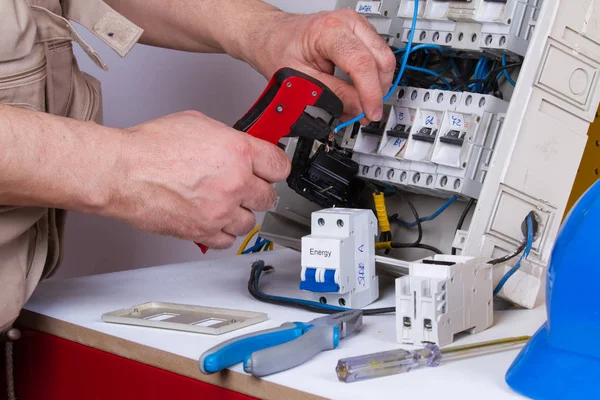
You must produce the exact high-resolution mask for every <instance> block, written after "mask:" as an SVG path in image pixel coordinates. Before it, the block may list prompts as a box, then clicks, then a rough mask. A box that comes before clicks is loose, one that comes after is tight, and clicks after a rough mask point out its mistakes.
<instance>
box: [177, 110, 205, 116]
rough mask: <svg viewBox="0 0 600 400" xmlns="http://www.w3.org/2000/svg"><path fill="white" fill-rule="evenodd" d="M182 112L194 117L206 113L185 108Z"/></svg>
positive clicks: (184, 114) (183, 114)
mask: <svg viewBox="0 0 600 400" xmlns="http://www.w3.org/2000/svg"><path fill="white" fill-rule="evenodd" d="M180 114H181V115H182V116H187V117H194V118H197V117H201V116H204V114H202V113H201V112H200V111H196V110H185V111H182V112H181V113H180Z"/></svg>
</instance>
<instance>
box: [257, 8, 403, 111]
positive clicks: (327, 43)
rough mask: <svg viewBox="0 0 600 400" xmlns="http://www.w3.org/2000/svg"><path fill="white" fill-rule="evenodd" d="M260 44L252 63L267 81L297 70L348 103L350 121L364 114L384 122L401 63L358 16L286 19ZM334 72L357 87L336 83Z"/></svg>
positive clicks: (341, 14)
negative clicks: (282, 71)
mask: <svg viewBox="0 0 600 400" xmlns="http://www.w3.org/2000/svg"><path fill="white" fill-rule="evenodd" d="M255 43H259V44H261V46H254V47H252V49H253V53H251V55H250V60H249V62H250V63H251V64H252V65H254V66H255V68H257V69H258V70H259V71H260V72H261V73H262V74H263V75H264V76H265V77H270V76H271V75H272V74H273V73H274V72H275V71H276V70H277V69H279V68H281V67H285V66H287V67H292V68H295V69H297V70H299V71H302V72H305V73H307V74H309V75H311V76H313V77H315V78H316V79H318V80H320V81H321V82H323V83H324V84H325V85H327V86H328V87H329V88H330V89H332V90H333V91H334V92H335V93H336V94H337V95H338V96H339V97H340V98H341V99H342V101H343V102H344V105H345V110H344V112H345V117H348V118H353V117H356V116H358V115H359V114H361V113H362V112H365V114H366V116H367V118H368V119H369V120H371V121H379V120H380V119H381V117H382V114H383V102H382V99H383V97H384V96H385V95H386V94H387V92H388V91H389V89H390V87H391V85H392V80H393V77H394V71H395V69H396V58H395V56H394V54H393V52H392V50H391V49H390V47H389V46H388V44H387V43H386V42H385V41H384V40H383V39H382V38H381V37H380V36H379V35H378V34H377V31H376V29H375V28H374V27H373V25H372V24H370V23H369V22H368V21H367V19H366V18H364V17H362V16H360V15H359V14H357V13H356V12H354V11H353V10H349V9H346V10H338V11H334V12H322V13H318V14H312V15H293V14H282V15H281V18H278V19H276V20H275V21H272V25H271V26H270V27H269V29H268V30H267V31H266V32H265V33H264V39H262V40H259V41H255ZM334 66H337V67H339V68H340V69H341V70H342V71H344V72H345V73H346V74H348V75H349V76H350V78H351V79H352V82H353V83H354V86H352V85H350V84H348V83H347V82H345V81H343V80H341V79H338V78H336V77H333V76H332V74H333V73H334Z"/></svg>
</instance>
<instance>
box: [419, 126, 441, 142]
mask: <svg viewBox="0 0 600 400" xmlns="http://www.w3.org/2000/svg"><path fill="white" fill-rule="evenodd" d="M437 132H438V130H437V129H432V128H421V129H420V130H419V132H417V133H415V134H413V139H414V140H420V141H423V142H430V143H433V142H435V137H436V136H437Z"/></svg>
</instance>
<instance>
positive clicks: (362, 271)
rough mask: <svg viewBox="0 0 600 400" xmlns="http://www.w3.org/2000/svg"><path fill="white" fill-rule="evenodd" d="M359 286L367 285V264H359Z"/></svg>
mask: <svg viewBox="0 0 600 400" xmlns="http://www.w3.org/2000/svg"><path fill="white" fill-rule="evenodd" d="M358 284H359V285H363V286H364V285H365V264H364V263H358Z"/></svg>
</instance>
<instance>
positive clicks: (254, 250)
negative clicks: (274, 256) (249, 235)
mask: <svg viewBox="0 0 600 400" xmlns="http://www.w3.org/2000/svg"><path fill="white" fill-rule="evenodd" d="M267 243H269V241H268V240H267V239H265V240H262V241H261V242H259V243H258V244H255V245H254V246H252V247H250V248H249V249H246V250H244V251H243V252H242V254H250V253H256V252H258V251H259V250H260V249H262V247H263V246H264V245H265V244H267Z"/></svg>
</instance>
